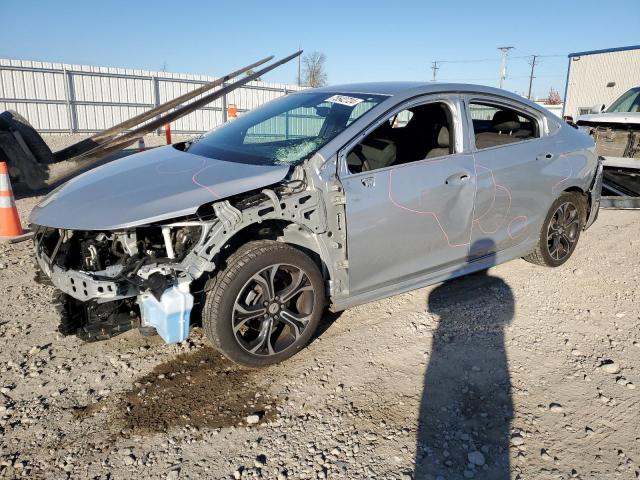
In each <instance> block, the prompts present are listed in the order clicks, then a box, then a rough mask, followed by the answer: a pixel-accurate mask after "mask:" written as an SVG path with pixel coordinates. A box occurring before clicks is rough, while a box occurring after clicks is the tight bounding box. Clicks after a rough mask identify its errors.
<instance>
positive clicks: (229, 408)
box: [74, 347, 276, 435]
mask: <svg viewBox="0 0 640 480" xmlns="http://www.w3.org/2000/svg"><path fill="white" fill-rule="evenodd" d="M258 373H260V374H261V378H262V379H264V371H262V370H261V371H260V372H257V371H253V370H247V369H243V368H240V367H238V366H237V365H234V364H233V363H231V362H230V361H229V360H227V359H226V358H224V357H223V356H221V355H220V354H219V353H217V352H216V351H215V350H214V349H212V348H210V347H203V348H200V349H198V350H196V351H195V352H191V353H186V354H181V355H178V356H176V357H174V358H172V359H171V360H168V361H167V362H164V363H161V364H159V365H157V366H156V367H155V368H154V369H153V371H152V372H151V373H149V374H147V375H145V376H143V377H141V378H139V379H138V380H137V381H135V382H134V386H133V388H132V389H131V390H130V391H128V392H125V393H124V394H122V395H120V396H119V397H118V399H117V400H116V402H115V405H113V403H112V400H107V401H105V402H108V403H112V407H113V408H109V406H108V405H106V404H105V403H103V402H98V403H94V404H90V405H87V406H85V407H80V408H78V409H76V411H75V412H74V415H75V416H76V418H87V417H89V416H93V415H94V414H96V413H98V412H100V411H102V410H103V409H104V407H105V406H106V407H107V409H108V410H111V411H112V412H111V415H112V416H113V417H114V418H111V419H110V424H112V425H114V426H115V425H117V429H118V430H119V432H120V433H122V434H125V435H126V434H133V433H136V434H141V433H142V434H144V433H157V432H167V431H169V429H171V428H172V427H184V426H187V425H188V426H190V427H195V428H202V427H209V428H222V427H230V426H237V425H243V424H245V425H246V418H247V416H250V415H257V417H258V418H259V422H260V423H261V422H264V421H268V420H269V419H271V418H272V417H274V416H275V404H276V402H275V400H276V398H275V397H274V396H272V395H271V394H270V393H269V392H268V391H267V390H265V388H264V386H263V385H262V384H263V381H261V382H259V383H258V382H257V381H255V378H256V377H257V376H258Z"/></svg>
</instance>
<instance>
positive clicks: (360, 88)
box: [302, 82, 526, 101]
mask: <svg viewBox="0 0 640 480" xmlns="http://www.w3.org/2000/svg"><path fill="white" fill-rule="evenodd" d="M314 91H318V92H322V91H325V92H333V93H337V92H340V93H369V94H372V95H373V94H378V95H389V96H394V95H405V94H407V93H413V94H422V93H425V94H426V93H439V92H465V93H486V94H491V95H501V96H503V97H508V98H513V99H514V100H519V101H523V100H526V99H525V98H524V97H521V96H520V95H516V94H514V93H511V92H508V91H507V90H501V89H499V88H494V87H488V86H486V85H474V84H470V83H441V82H364V83H347V84H343V85H330V86H326V87H321V88H316V89H314ZM302 92H304V90H302Z"/></svg>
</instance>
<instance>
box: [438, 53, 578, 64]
mask: <svg viewBox="0 0 640 480" xmlns="http://www.w3.org/2000/svg"><path fill="white" fill-rule="evenodd" d="M536 57H537V58H554V57H556V58H560V57H562V58H567V55H560V54H553V55H536ZM509 58H510V59H512V60H522V59H526V60H530V59H531V55H517V56H514V57H512V56H509ZM499 61H500V59H499V58H470V59H464V60H436V63H438V64H441V63H495V62H499Z"/></svg>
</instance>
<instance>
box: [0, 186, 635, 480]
mask: <svg viewBox="0 0 640 480" xmlns="http://www.w3.org/2000/svg"><path fill="white" fill-rule="evenodd" d="M35 201H36V199H29V198H27V199H23V200H19V202H18V206H19V209H20V211H21V215H22V218H23V220H25V219H26V215H27V213H28V211H29V209H30V208H31V207H32V206H33V205H34V204H35ZM637 216H638V213H634V212H627V211H603V212H601V215H600V218H599V220H598V221H597V223H596V224H595V225H594V226H593V227H592V229H590V230H589V231H587V232H586V233H585V234H584V235H583V237H582V239H581V240H580V245H579V246H578V250H577V251H576V253H575V255H574V257H573V258H572V259H571V260H570V261H569V262H568V263H567V264H566V265H565V266H564V267H562V268H559V269H545V268H542V267H536V266H534V265H530V264H528V263H526V262H524V261H521V260H517V261H513V262H510V263H508V264H505V265H500V266H497V267H494V268H492V269H491V270H490V271H489V272H488V273H485V274H476V275H472V276H469V277H465V278H463V279H458V280H455V281H451V282H448V283H445V284H441V285H439V286H434V287H429V288H424V289H421V290H417V291H415V292H411V293H408V294H404V295H400V296H396V297H393V298H389V299H385V300H382V301H379V302H375V303H372V304H368V305H364V306H361V307H357V308H353V309H350V310H348V311H346V312H343V313H342V314H341V315H329V314H328V315H327V316H326V318H325V320H324V321H323V323H322V327H321V332H319V335H318V336H317V338H315V340H314V341H313V342H312V344H311V345H310V346H309V347H308V348H307V349H305V350H304V351H302V352H301V353H299V354H298V355H297V356H295V357H293V358H292V359H291V360H289V361H287V362H285V363H284V364H281V365H276V366H273V367H270V368H268V369H265V370H259V371H255V370H243V369H240V368H238V367H236V366H234V365H233V364H231V363H229V362H228V361H225V360H224V359H223V358H221V357H220V356H219V355H218V354H217V353H215V352H214V351H213V350H212V349H211V348H210V347H209V344H208V343H207V340H206V338H205V337H204V334H203V332H202V331H201V330H200V329H198V328H196V329H194V330H193V334H192V335H191V337H190V339H189V341H187V342H185V343H184V344H181V345H178V346H169V345H165V344H163V343H162V341H161V340H159V339H158V338H157V337H143V336H141V335H140V334H139V333H138V332H137V331H131V332H127V333H126V334H123V335H121V336H119V337H116V338H113V339H111V340H108V341H104V342H99V343H91V344H86V343H82V342H81V341H79V340H78V339H77V338H75V337H61V336H60V335H59V334H58V333H57V331H56V327H57V322H58V320H57V318H56V314H55V311H54V308H53V307H52V306H51V304H50V302H49V300H50V297H51V294H52V289H51V288H50V287H45V286H40V285H37V284H35V283H34V282H33V281H32V278H33V275H34V267H33V263H32V256H31V245H30V244H25V243H23V244H19V245H0V269H1V270H0V289H1V290H0V291H2V292H3V294H2V298H3V301H2V304H1V305H0V432H1V433H2V436H1V438H0V477H6V478H14V477H28V478H43V477H47V478H103V479H107V478H126V479H136V478H168V479H185V478H192V479H195V478H213V479H218V478H230V479H233V478H269V479H286V478H313V479H316V478H320V479H323V478H344V479H359V478H379V479H411V478H425V479H447V480H450V479H458V478H482V479H489V478H490V479H502V478H516V479H518V478H519V479H568V478H582V479H609V478H622V479H636V478H638V477H639V475H640V474H639V472H640V467H639V462H640V431H639V427H638V418H639V413H640V400H639V396H638V392H639V390H638V389H636V388H635V386H636V385H639V386H640V377H639V374H640V370H639V365H640V334H639V333H638V324H639V318H640V305H639V300H638V298H640V287H639V285H640V284H639V275H640V268H639V266H640V257H639V256H638V254H637V252H638V249H639V247H640V222H638V217H637Z"/></svg>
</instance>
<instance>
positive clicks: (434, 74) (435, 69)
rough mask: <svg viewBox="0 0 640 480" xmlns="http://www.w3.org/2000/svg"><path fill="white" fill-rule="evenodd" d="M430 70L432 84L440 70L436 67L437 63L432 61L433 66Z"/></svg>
mask: <svg viewBox="0 0 640 480" xmlns="http://www.w3.org/2000/svg"><path fill="white" fill-rule="evenodd" d="M431 70H433V78H432V79H431V81H432V82H435V81H436V73H437V72H438V70H440V67H439V66H438V62H436V61H434V62H433V64H432V65H431Z"/></svg>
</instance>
